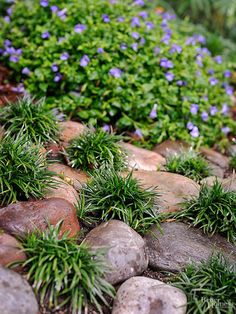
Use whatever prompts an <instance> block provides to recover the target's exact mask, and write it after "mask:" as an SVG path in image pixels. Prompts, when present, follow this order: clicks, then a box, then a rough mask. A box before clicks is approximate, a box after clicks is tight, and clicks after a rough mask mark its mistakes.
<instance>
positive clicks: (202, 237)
mask: <svg viewBox="0 0 236 314" xmlns="http://www.w3.org/2000/svg"><path fill="white" fill-rule="evenodd" d="M161 228H162V232H160V230H159V229H157V227H156V226H153V227H152V228H151V230H150V232H148V233H147V234H146V235H145V240H146V244H147V248H148V255H149V265H150V266H151V267H152V268H153V269H156V270H166V271H173V272H175V271H180V270H183V269H184V268H185V267H186V266H187V265H188V264H189V263H191V262H193V263H194V264H196V265H198V264H200V263H201V262H202V261H207V260H208V259H209V258H210V256H211V255H212V254H213V253H215V252H221V253H222V254H224V255H225V256H226V257H227V258H228V259H229V261H232V262H233V261H235V259H236V247H235V246H234V245H233V244H231V243H229V242H228V241H227V240H226V239H225V238H223V237H222V236H220V235H214V236H212V237H209V236H208V235H206V234H204V233H203V232H202V230H200V229H197V228H193V227H189V225H187V224H185V223H182V222H164V223H162V224H161Z"/></svg>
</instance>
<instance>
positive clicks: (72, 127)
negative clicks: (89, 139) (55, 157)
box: [59, 121, 85, 146]
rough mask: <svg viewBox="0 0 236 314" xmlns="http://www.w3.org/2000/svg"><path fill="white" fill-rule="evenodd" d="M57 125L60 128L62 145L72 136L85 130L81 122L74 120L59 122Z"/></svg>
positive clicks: (65, 144) (66, 143)
mask: <svg viewBox="0 0 236 314" xmlns="http://www.w3.org/2000/svg"><path fill="white" fill-rule="evenodd" d="M59 127H60V129H61V132H60V140H61V141H62V142H63V144H64V146H67V145H68V143H69V142H70V141H71V140H72V139H73V138H75V137H77V136H79V135H81V134H82V133H83V132H84V130H85V126H84V125H83V124H81V123H79V122H75V121H64V122H60V123H59Z"/></svg>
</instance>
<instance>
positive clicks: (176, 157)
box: [166, 149, 210, 181]
mask: <svg viewBox="0 0 236 314" xmlns="http://www.w3.org/2000/svg"><path fill="white" fill-rule="evenodd" d="M166 170H167V171H170V172H174V173H178V174H182V175H184V176H186V177H188V178H190V179H193V180H195V181H201V180H202V179H203V178H205V177H208V176H209V175H210V169H209V165H208V162H207V161H206V159H205V158H203V157H202V156H201V155H200V154H199V153H197V152H196V151H194V150H192V149H190V150H189V151H186V152H185V151H182V152H181V153H179V154H172V155H170V156H169V157H168V158H167V162H166Z"/></svg>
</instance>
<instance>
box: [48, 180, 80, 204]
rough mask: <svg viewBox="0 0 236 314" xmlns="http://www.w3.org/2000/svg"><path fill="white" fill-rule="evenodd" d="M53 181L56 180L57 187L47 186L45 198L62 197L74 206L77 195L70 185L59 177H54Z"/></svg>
mask: <svg viewBox="0 0 236 314" xmlns="http://www.w3.org/2000/svg"><path fill="white" fill-rule="evenodd" d="M54 179H55V181H57V182H58V185H57V187H54V188H49V189H48V190H47V193H46V195H45V198H47V199H50V198H57V197H60V198H63V199H65V200H67V201H68V202H69V203H71V204H72V205H73V206H75V205H76V204H77V202H78V199H79V195H78V193H77V192H76V190H75V189H74V188H73V186H72V185H70V184H69V183H67V182H66V181H64V180H62V179H61V178H58V177H55V178H54Z"/></svg>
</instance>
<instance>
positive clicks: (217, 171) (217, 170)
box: [209, 162, 225, 178]
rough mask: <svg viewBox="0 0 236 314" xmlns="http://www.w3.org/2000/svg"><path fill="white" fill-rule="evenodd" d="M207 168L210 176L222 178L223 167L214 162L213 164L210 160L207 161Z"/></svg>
mask: <svg viewBox="0 0 236 314" xmlns="http://www.w3.org/2000/svg"><path fill="white" fill-rule="evenodd" d="M209 168H210V171H211V175H212V176H215V177H218V178H224V174H225V170H224V169H223V168H221V167H220V166H218V165H216V164H213V163H212V162H209Z"/></svg>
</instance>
